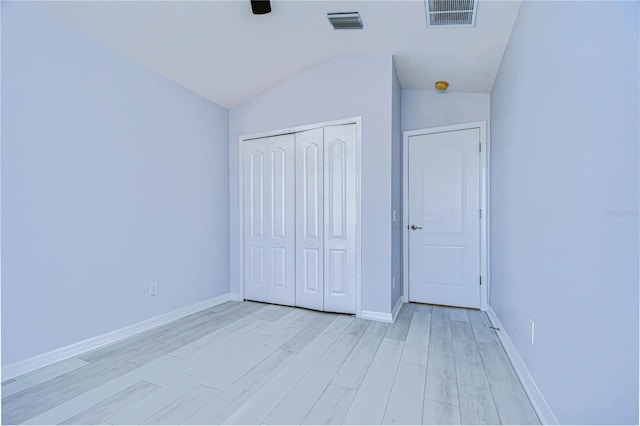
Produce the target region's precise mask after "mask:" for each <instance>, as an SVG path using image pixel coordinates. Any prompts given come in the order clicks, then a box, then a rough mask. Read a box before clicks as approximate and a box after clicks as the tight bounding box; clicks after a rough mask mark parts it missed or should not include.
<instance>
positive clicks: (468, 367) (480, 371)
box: [451, 321, 489, 389]
mask: <svg viewBox="0 0 640 426" xmlns="http://www.w3.org/2000/svg"><path fill="white" fill-rule="evenodd" d="M451 337H452V340H453V354H454V357H455V361H456V377H457V380H458V383H462V384H465V385H470V386H475V387H477V388H485V389H488V388H489V382H487V377H486V374H485V371H484V366H483V365H482V358H481V357H480V352H479V351H478V345H477V344H476V340H475V338H474V336H473V331H472V330H471V325H470V324H469V322H468V321H467V322H463V321H451Z"/></svg>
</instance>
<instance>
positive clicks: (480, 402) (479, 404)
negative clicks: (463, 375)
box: [458, 384, 501, 425]
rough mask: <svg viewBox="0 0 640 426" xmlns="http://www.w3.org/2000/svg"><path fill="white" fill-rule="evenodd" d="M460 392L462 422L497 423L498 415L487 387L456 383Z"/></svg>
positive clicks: (498, 420) (473, 423)
mask: <svg viewBox="0 0 640 426" xmlns="http://www.w3.org/2000/svg"><path fill="white" fill-rule="evenodd" d="M458 392H459V394H460V420H461V421H462V424H471V425H497V424H501V423H500V417H499V416H498V411H497V410H496V406H495V403H494V402H493V395H492V394H491V391H490V390H489V389H480V388H476V387H473V386H467V385H463V384H460V385H458Z"/></svg>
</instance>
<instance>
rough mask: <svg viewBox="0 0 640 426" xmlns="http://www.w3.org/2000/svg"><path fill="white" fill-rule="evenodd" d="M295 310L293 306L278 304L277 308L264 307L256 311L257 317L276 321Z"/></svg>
mask: <svg viewBox="0 0 640 426" xmlns="http://www.w3.org/2000/svg"><path fill="white" fill-rule="evenodd" d="M290 312H293V308H289V307H286V306H276V307H275V309H266V308H265V309H262V310H260V311H258V312H256V313H255V316H256V318H259V319H263V320H266V321H276V320H278V319H280V318H282V317H283V316H285V315H287V314H288V313H290Z"/></svg>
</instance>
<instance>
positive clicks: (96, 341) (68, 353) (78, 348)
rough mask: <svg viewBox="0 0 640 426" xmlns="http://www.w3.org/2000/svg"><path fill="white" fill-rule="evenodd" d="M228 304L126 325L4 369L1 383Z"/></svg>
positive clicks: (215, 302) (220, 300)
mask: <svg viewBox="0 0 640 426" xmlns="http://www.w3.org/2000/svg"><path fill="white" fill-rule="evenodd" d="M229 300H234V299H232V294H231V293H226V294H223V295H220V296H218V297H214V298H212V299H207V300H203V301H202V302H198V303H194V304H193V305H189V306H185V307H183V308H180V309H176V310H175V311H171V312H167V313H166V314H162V315H158V316H157V317H153V318H149V319H147V320H144V321H140V322H138V323H135V324H131V325H128V326H126V327H123V328H120V329H118V330H114V331H110V332H108V333H105V334H101V335H99V336H95V337H91V338H89V339H86V340H82V341H80V342H76V343H72V344H70V345H68V346H63V347H61V348H58V349H54V350H52V351H49V352H46V353H43V354H40V355H36V356H34V357H31V358H27V359H24V360H22V361H18V362H15V363H13V364H9V365H6V366H3V367H2V380H3V381H4V380H10V379H12V378H14V377H17V376H20V375H22V374H25V373H29V372H31V371H34V370H37V369H38V368H42V367H46V366H47V365H50V364H53V363H54V362H58V361H62V360H63V359H67V358H71V357H74V356H77V355H80V354H82V353H84V352H87V351H90V350H93V349H96V348H99V347H100V346H104V345H108V344H110V343H114V342H117V341H119V340H123V339H126V338H128V337H131V336H133V335H135V334H138V333H141V332H143V331H146V330H149V329H151V328H154V327H158V326H160V325H164V324H167V323H170V322H172V321H175V320H177V319H179V318H182V317H184V316H187V315H191V314H193V313H196V312H199V311H202V310H204V309H207V308H210V307H212V306H216V305H219V304H221V303H224V302H228V301H229Z"/></svg>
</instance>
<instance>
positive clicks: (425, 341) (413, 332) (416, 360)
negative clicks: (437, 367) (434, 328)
mask: <svg viewBox="0 0 640 426" xmlns="http://www.w3.org/2000/svg"><path fill="white" fill-rule="evenodd" d="M430 332H431V314H425V313H423V312H415V313H414V314H413V318H412V320H411V325H410V326H409V331H408V333H407V340H406V342H405V344H404V350H403V351H402V362H406V363H408V364H415V365H420V366H422V367H426V366H427V353H428V349H429V334H430Z"/></svg>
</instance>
